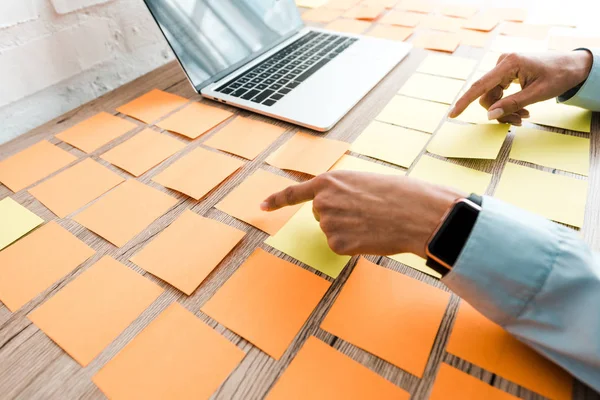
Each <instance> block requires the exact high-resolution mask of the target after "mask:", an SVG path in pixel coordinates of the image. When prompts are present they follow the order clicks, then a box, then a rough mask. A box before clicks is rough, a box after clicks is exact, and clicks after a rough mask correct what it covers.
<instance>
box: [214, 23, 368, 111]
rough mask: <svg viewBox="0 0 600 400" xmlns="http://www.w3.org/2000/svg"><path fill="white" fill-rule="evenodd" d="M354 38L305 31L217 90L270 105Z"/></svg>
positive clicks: (345, 47)
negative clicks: (298, 37) (305, 32)
mask: <svg viewBox="0 0 600 400" xmlns="http://www.w3.org/2000/svg"><path fill="white" fill-rule="evenodd" d="M357 40H358V39H357V38H351V37H347V36H341V35H336V34H331V33H323V32H309V33H308V34H306V35H304V36H303V37H301V38H300V39H298V40H296V41H295V42H293V43H291V44H290V45H289V46H286V47H285V48H283V49H281V50H279V51H278V52H277V53H275V54H274V55H272V56H271V57H269V58H267V59H266V60H265V61H263V62H262V63H260V64H258V65H256V66H255V67H253V68H251V69H249V70H248V71H246V72H244V73H243V74H242V75H240V76H238V77H236V78H234V79H232V80H231V81H229V82H227V83H226V84H224V85H222V86H221V87H219V88H218V89H217V92H220V93H223V94H228V95H230V96H234V97H239V98H241V99H244V100H250V101H253V102H255V103H260V104H262V105H265V106H272V105H273V104H275V103H276V102H277V101H279V100H281V99H282V98H283V97H284V96H285V95H287V94H288V93H290V92H291V91H292V90H294V89H295V88H296V87H298V86H299V85H300V84H301V83H302V82H304V81H305V80H306V79H308V77H309V76H311V75H312V74H314V73H315V72H317V71H318V70H319V69H321V68H322V67H323V66H325V64H327V63H328V62H329V61H331V60H333V59H334V58H335V57H337V56H338V55H339V54H341V53H342V52H343V51H344V50H346V49H347V48H348V47H350V46H351V45H352V43H354V42H356V41H357Z"/></svg>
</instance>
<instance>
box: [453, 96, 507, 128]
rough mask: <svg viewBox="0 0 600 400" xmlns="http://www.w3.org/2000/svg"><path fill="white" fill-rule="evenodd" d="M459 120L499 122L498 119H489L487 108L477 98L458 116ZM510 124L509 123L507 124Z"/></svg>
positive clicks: (475, 122)
mask: <svg viewBox="0 0 600 400" xmlns="http://www.w3.org/2000/svg"><path fill="white" fill-rule="evenodd" d="M453 119H456V120H458V121H463V122H468V123H470V124H498V121H497V120H495V119H494V120H491V121H490V120H489V119H488V117H487V110H486V109H485V108H484V107H483V106H482V105H481V104H479V100H475V101H474V102H472V103H471V104H469V105H468V106H467V108H465V110H464V111H463V112H462V113H461V114H460V115H459V116H458V117H456V118H453ZM507 126H508V125H507Z"/></svg>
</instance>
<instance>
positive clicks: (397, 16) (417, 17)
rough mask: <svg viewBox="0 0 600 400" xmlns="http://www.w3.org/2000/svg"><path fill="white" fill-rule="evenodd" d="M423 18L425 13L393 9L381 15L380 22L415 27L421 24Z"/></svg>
mask: <svg viewBox="0 0 600 400" xmlns="http://www.w3.org/2000/svg"><path fill="white" fill-rule="evenodd" d="M423 18H425V16H424V15H423V14H417V13H414V12H406V11H394V10H392V11H388V12H387V13H386V14H385V15H384V16H383V17H381V19H380V20H379V22H380V23H382V24H390V25H400V26H407V27H409V28H414V27H415V26H417V25H419V24H420V23H421V21H423Z"/></svg>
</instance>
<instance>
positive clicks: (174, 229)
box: [131, 210, 246, 295]
mask: <svg viewBox="0 0 600 400" xmlns="http://www.w3.org/2000/svg"><path fill="white" fill-rule="evenodd" d="M245 234H246V233H245V232H243V231H240V230H239V229H235V228H232V227H230V226H228V225H225V224H223V223H221V222H218V221H215V220H212V219H210V218H204V217H201V216H200V215H198V214H196V213H195V212H193V211H191V210H185V211H184V212H183V214H181V215H180V216H179V218H177V219H176V220H175V221H174V222H173V223H172V224H171V225H169V226H168V227H167V228H166V229H165V230H163V231H162V232H161V233H160V234H159V235H158V236H157V237H156V239H154V240H152V241H151V242H150V243H149V244H148V245H147V246H146V247H144V248H143V249H142V250H141V251H140V252H139V253H137V254H135V255H134V256H133V257H131V262H133V263H135V264H137V265H139V266H140V267H142V268H143V269H145V270H146V271H148V272H150V273H151V274H152V275H155V276H157V277H159V278H160V279H162V280H164V281H165V282H167V283H170V284H171V285H173V286H175V287H176V288H177V289H179V290H181V291H182V292H184V293H185V294H187V295H190V294H192V292H193V291H194V290H196V288H197V287H198V286H200V284H201V283H202V281H203V280H204V279H205V278H206V277H207V276H208V275H209V274H210V273H211V272H212V270H213V269H215V267H216V266H217V265H218V264H219V263H220V262H221V261H222V260H223V258H225V256H227V254H229V252H231V250H232V249H233V248H234V247H235V246H236V245H237V244H238V243H239V242H240V240H242V238H243V237H244V235H245Z"/></svg>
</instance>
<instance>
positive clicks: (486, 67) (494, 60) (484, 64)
mask: <svg viewBox="0 0 600 400" xmlns="http://www.w3.org/2000/svg"><path fill="white" fill-rule="evenodd" d="M501 54H502V53H498V52H495V51H489V52H487V53H485V54H484V55H483V57H482V58H481V62H480V63H479V65H478V66H477V69H478V70H479V71H491V70H492V69H494V68H495V67H496V64H498V58H500V55H501Z"/></svg>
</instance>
